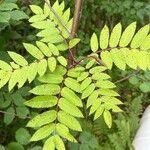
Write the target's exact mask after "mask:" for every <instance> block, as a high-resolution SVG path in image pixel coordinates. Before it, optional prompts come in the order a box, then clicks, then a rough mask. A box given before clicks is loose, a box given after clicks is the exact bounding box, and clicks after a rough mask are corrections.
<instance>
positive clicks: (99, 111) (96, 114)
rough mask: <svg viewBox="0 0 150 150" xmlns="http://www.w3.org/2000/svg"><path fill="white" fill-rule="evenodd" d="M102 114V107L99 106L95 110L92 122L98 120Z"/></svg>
mask: <svg viewBox="0 0 150 150" xmlns="http://www.w3.org/2000/svg"><path fill="white" fill-rule="evenodd" d="M103 112H104V105H103V104H102V105H100V106H99V108H98V109H97V110H96V112H95V115H94V120H96V119H97V118H99V117H100V116H101V115H102V114H103Z"/></svg>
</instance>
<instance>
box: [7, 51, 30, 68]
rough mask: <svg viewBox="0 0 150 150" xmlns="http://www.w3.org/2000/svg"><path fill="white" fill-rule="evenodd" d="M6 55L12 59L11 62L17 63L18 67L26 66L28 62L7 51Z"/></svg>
mask: <svg viewBox="0 0 150 150" xmlns="http://www.w3.org/2000/svg"><path fill="white" fill-rule="evenodd" d="M8 54H9V56H10V57H11V58H12V59H13V61H15V63H17V64H18V65H20V66H26V65H28V62H27V61H26V60H25V59H24V57H22V56H21V55H19V54H17V53H15V52H11V51H9V52H8Z"/></svg>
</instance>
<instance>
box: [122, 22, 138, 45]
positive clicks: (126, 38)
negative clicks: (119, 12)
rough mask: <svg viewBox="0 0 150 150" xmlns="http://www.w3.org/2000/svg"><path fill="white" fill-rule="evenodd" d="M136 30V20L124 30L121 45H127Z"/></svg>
mask: <svg viewBox="0 0 150 150" xmlns="http://www.w3.org/2000/svg"><path fill="white" fill-rule="evenodd" d="M135 30H136V22H133V23H131V24H130V25H129V26H128V27H127V28H126V29H125V31H124V32H123V34H122V36H121V39H120V43H119V46H120V47H126V46H127V45H129V43H130V42H131V40H132V38H133V36H134V33H135Z"/></svg>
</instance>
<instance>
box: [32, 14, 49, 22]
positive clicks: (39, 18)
mask: <svg viewBox="0 0 150 150" xmlns="http://www.w3.org/2000/svg"><path fill="white" fill-rule="evenodd" d="M46 18H47V15H45V14H42V15H34V16H32V17H31V18H30V19H29V22H31V23H34V22H35V23H36V22H37V23H38V22H39V21H43V20H45V19H46Z"/></svg>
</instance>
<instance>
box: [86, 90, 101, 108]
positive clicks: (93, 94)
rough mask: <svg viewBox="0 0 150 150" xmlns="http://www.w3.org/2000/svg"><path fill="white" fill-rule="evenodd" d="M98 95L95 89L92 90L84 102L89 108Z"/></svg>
mask: <svg viewBox="0 0 150 150" xmlns="http://www.w3.org/2000/svg"><path fill="white" fill-rule="evenodd" d="M98 95H99V93H98V91H97V90H95V91H93V93H92V94H91V95H90V96H89V97H88V100H87V104H86V107H87V108H89V107H90V106H91V105H93V104H94V103H95V101H96V100H97V98H98Z"/></svg>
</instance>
